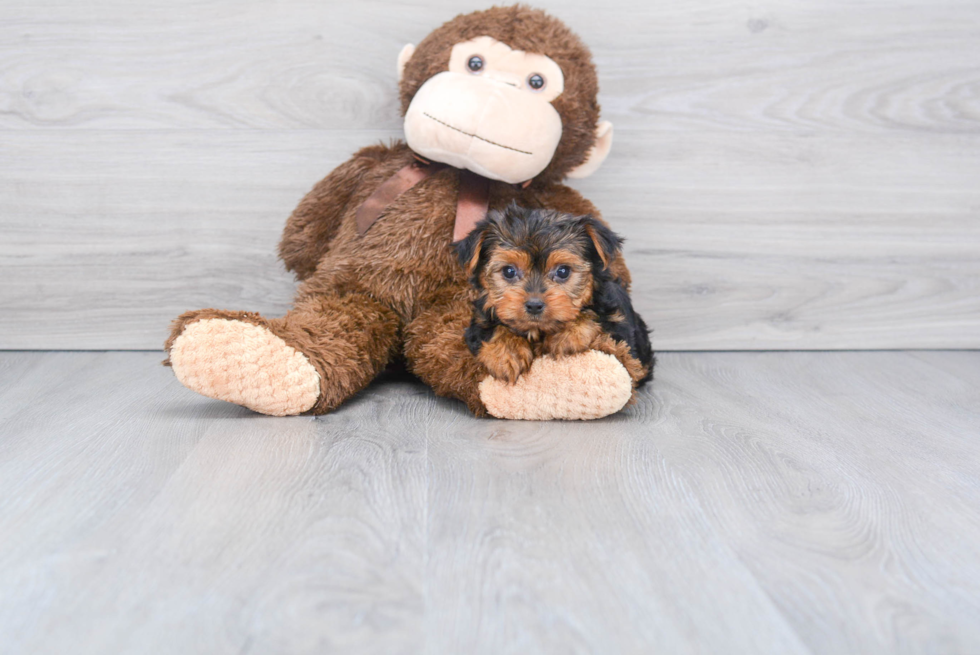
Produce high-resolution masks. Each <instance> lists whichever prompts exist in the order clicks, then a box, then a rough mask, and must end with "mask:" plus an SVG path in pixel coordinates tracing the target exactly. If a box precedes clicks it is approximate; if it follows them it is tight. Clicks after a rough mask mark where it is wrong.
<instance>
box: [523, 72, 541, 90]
mask: <svg viewBox="0 0 980 655" xmlns="http://www.w3.org/2000/svg"><path fill="white" fill-rule="evenodd" d="M527 85H528V86H529V87H531V88H532V89H534V90H535V91H540V90H541V89H543V88H544V78H543V77H542V76H541V75H540V74H538V73H531V74H530V75H529V76H528V78H527Z"/></svg>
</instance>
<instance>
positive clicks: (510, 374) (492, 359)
mask: <svg viewBox="0 0 980 655" xmlns="http://www.w3.org/2000/svg"><path fill="white" fill-rule="evenodd" d="M507 334H508V335H509V336H501V335H500V334H499V333H498V335H495V336H494V337H493V338H492V339H490V341H488V342H486V343H485V344H483V348H481V349H480V354H479V355H478V356H477V359H478V360H480V363H481V364H483V365H484V366H485V367H486V369H487V371H489V372H490V375H492V376H493V377H495V378H496V379H498V380H503V381H505V382H508V383H511V384H513V383H514V382H516V381H517V378H519V377H520V376H521V374H522V373H524V372H525V371H526V370H528V369H529V368H530V367H531V361H532V360H533V359H534V352H533V351H532V350H531V344H529V343H528V342H527V340H526V339H521V338H520V337H517V336H516V335H513V334H510V333H507Z"/></svg>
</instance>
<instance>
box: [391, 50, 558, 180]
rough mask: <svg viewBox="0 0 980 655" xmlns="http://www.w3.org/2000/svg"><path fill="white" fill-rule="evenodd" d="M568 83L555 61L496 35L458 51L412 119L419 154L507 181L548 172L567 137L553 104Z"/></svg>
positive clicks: (423, 93)
mask: <svg viewBox="0 0 980 655" xmlns="http://www.w3.org/2000/svg"><path fill="white" fill-rule="evenodd" d="M564 85H565V80H564V77H563V76H562V71H561V68H559V67H558V64H556V63H555V62H554V61H552V60H551V59H550V58H548V57H546V56H544V55H540V54H533V53H526V52H521V51H520V50H512V49H511V48H510V47H508V46H507V45H505V44H503V43H500V42H499V41H496V40H494V39H493V38H491V37H489V36H481V37H477V38H475V39H471V40H469V41H463V42H462V43H457V44H456V45H454V46H453V49H452V54H451V55H450V58H449V70H447V71H444V72H442V73H439V74H438V75H435V76H433V77H431V78H429V80H428V81H426V82H425V84H423V85H422V87H421V88H420V89H419V90H418V93H416V94H415V97H414V98H413V99H412V103H411V105H409V108H408V111H407V112H406V114H405V138H406V141H407V142H408V145H409V147H410V148H412V150H414V151H415V152H417V153H418V154H420V155H422V156H423V157H428V158H431V159H434V160H436V161H439V162H442V163H445V164H449V165H450V166H456V167H457V168H466V169H468V170H471V171H473V172H474V173H478V174H480V175H483V176H485V177H489V178H492V179H497V180H501V181H504V182H511V183H517V182H524V181H525V180H529V179H531V178H533V177H534V176H535V175H537V174H538V173H539V172H541V171H542V170H544V168H545V166H547V165H548V163H549V162H550V161H551V158H552V156H553V155H554V154H555V149H556V148H557V147H558V142H559V141H560V140H561V134H562V125H561V116H559V115H558V112H557V111H556V110H555V108H554V107H552V105H551V102H552V101H553V100H554V99H555V98H557V97H558V96H560V95H561V93H562V91H563V90H564Z"/></svg>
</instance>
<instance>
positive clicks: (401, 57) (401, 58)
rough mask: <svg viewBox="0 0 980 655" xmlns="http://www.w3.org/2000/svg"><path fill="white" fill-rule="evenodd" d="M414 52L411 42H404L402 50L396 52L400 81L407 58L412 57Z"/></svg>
mask: <svg viewBox="0 0 980 655" xmlns="http://www.w3.org/2000/svg"><path fill="white" fill-rule="evenodd" d="M414 53H415V46H414V45H412V44H411V43H406V44H405V47H404V48H402V51H401V52H399V53H398V81H399V82H401V81H402V75H404V74H405V64H407V63H408V60H409V59H411V58H412V55H413V54H414Z"/></svg>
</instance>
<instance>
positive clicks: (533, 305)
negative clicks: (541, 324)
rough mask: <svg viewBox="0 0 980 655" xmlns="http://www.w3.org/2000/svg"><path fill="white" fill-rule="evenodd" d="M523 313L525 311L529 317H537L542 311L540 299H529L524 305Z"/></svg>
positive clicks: (542, 302)
mask: <svg viewBox="0 0 980 655" xmlns="http://www.w3.org/2000/svg"><path fill="white" fill-rule="evenodd" d="M524 311H526V312H527V313H528V315H529V316H538V315H540V314H541V312H543V311H544V301H543V300H541V299H540V298H531V299H530V300H528V301H527V302H525V303H524Z"/></svg>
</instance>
